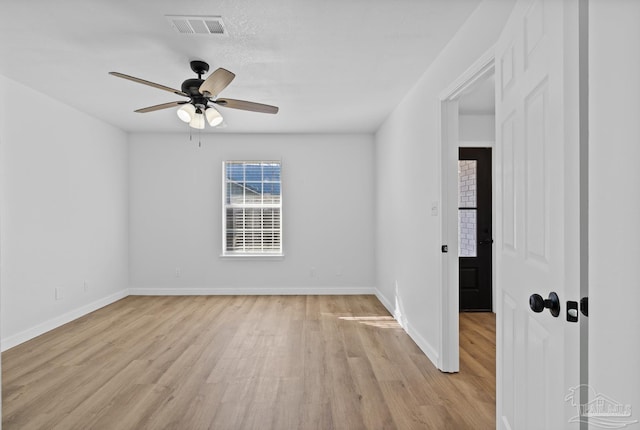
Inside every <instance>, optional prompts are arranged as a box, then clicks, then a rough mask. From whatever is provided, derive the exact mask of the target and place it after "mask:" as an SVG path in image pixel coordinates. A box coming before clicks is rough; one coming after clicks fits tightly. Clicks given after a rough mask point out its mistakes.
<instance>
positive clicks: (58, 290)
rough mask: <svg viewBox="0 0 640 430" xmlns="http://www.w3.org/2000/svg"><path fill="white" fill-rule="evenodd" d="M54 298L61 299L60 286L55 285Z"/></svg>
mask: <svg viewBox="0 0 640 430" xmlns="http://www.w3.org/2000/svg"><path fill="white" fill-rule="evenodd" d="M56 300H62V288H61V287H56Z"/></svg>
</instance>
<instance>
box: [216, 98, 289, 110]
mask: <svg viewBox="0 0 640 430" xmlns="http://www.w3.org/2000/svg"><path fill="white" fill-rule="evenodd" d="M214 103H216V104H218V105H220V106H223V107H228V108H232V109H241V110H248V111H251V112H260V113H278V107H277V106H271V105H264V104H262V103H255V102H248V101H245V100H235V99H218V100H215V101H214Z"/></svg>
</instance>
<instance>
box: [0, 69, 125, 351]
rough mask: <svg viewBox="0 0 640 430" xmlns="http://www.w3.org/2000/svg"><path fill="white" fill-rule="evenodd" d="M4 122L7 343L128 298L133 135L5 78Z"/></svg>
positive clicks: (1, 217) (0, 87)
mask: <svg viewBox="0 0 640 430" xmlns="http://www.w3.org/2000/svg"><path fill="white" fill-rule="evenodd" d="M0 121H1V122H0V166H1V169H2V170H1V181H2V182H1V185H0V198H1V201H0V208H1V213H0V223H1V225H0V237H1V238H2V241H1V249H0V255H1V257H2V271H1V280H0V283H1V284H2V300H1V305H2V312H1V314H2V339H3V345H2V348H3V349H6V348H8V347H11V346H13V345H15V344H17V343H20V342H22V341H24V340H26V339H28V338H31V337H33V336H35V335H38V334H40V333H42V332H44V331H47V330H48V329H51V328H53V327H55V326H57V325H59V324H61V323H64V322H67V321H69V320H71V319H73V318H75V317H77V316H79V315H82V314H84V313H86V312H88V311H90V310H93V309H95V308H96V307H99V306H101V305H102V304H105V303H107V302H109V301H112V300H115V298H116V297H118V295H120V296H121V295H122V294H124V291H125V289H126V287H127V275H128V269H127V265H128V263H127V259H128V256H127V235H128V232H127V138H126V135H125V133H123V132H121V131H119V130H118V129H116V128H114V127H112V126H110V125H108V124H106V123H104V122H102V121H99V120H97V119H95V118H92V117H90V116H87V115H86V114H84V113H82V112H80V111H77V110H75V109H73V108H70V107H68V106H66V105H64V104H62V103H60V102H58V101H55V100H53V99H51V98H49V97H47V96H45V95H43V94H41V93H38V92H36V91H33V90H32V89H30V88H28V87H25V86H24V85H21V84H19V83H17V82H14V81H12V80H9V79H7V78H5V77H2V76H0ZM85 281H87V285H88V291H87V292H85V291H84V282H85ZM56 288H59V289H60V290H61V292H62V298H61V299H60V300H56V297H55V289H56Z"/></svg>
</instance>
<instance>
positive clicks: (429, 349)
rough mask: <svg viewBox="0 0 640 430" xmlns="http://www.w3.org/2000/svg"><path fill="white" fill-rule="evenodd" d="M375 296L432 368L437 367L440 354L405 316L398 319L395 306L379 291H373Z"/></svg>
mask: <svg viewBox="0 0 640 430" xmlns="http://www.w3.org/2000/svg"><path fill="white" fill-rule="evenodd" d="M375 295H376V297H377V298H378V300H380V303H382V305H383V306H384V307H385V308H387V310H388V311H389V313H390V314H391V315H392V316H393V318H395V319H396V321H398V323H400V326H402V328H403V329H404V331H405V332H406V333H407V334H408V335H409V337H410V338H411V339H412V340H413V341H414V342H415V343H416V345H418V348H420V350H421V351H422V352H424V354H425V355H426V356H427V358H428V359H429V360H431V362H432V363H433V365H434V366H436V367H438V363H439V361H440V354H438V350H437V349H436V348H434V347H433V346H432V345H431V344H430V343H429V342H427V340H426V339H425V338H424V337H422V336H421V335H420V333H418V330H416V328H415V327H414V326H413V325H412V324H411V322H410V321H409V320H408V319H407V318H406V316H405V315H402V317H401V318H399V315H397V314H396V309H395V306H393V304H392V302H391V300H389V299H388V298H387V297H386V296H385V295H384V294H382V292H381V291H380V290H379V289H377V288H376V289H375Z"/></svg>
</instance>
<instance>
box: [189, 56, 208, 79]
mask: <svg viewBox="0 0 640 430" xmlns="http://www.w3.org/2000/svg"><path fill="white" fill-rule="evenodd" d="M189 64H190V65H191V70H193V71H194V72H195V73H196V74H197V75H198V79H202V75H204V74H205V73H207V72H208V71H209V64H207V63H205V62H204V61H200V60H193V61H191V62H190V63H189Z"/></svg>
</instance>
